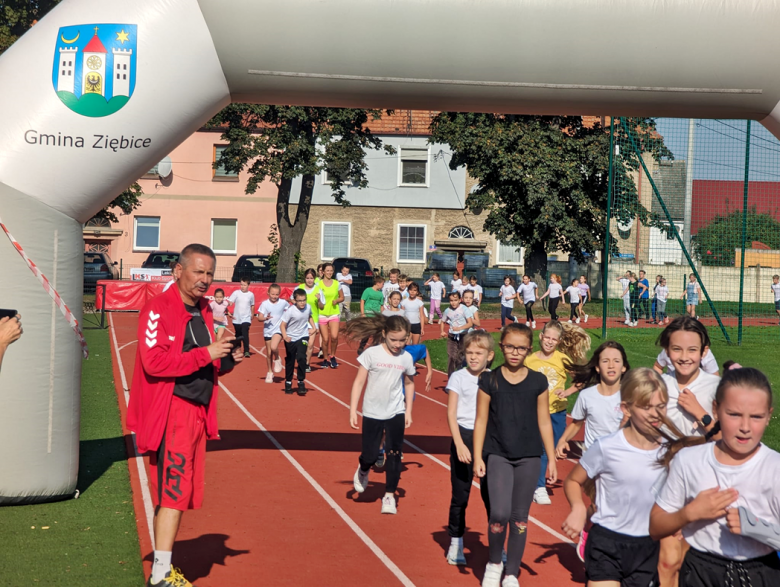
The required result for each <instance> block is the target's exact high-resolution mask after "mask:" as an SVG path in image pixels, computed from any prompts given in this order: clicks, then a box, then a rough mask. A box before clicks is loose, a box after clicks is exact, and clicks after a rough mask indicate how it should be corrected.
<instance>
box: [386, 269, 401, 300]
mask: <svg viewBox="0 0 780 587" xmlns="http://www.w3.org/2000/svg"><path fill="white" fill-rule="evenodd" d="M400 275H401V270H400V269H396V268H393V269H391V270H390V273H389V281H385V283H384V285H383V286H382V295H384V296H385V303H387V297H388V296H389V295H390V292H393V291H396V290H398V289H401V284H400V283H398V278H399V277H400Z"/></svg>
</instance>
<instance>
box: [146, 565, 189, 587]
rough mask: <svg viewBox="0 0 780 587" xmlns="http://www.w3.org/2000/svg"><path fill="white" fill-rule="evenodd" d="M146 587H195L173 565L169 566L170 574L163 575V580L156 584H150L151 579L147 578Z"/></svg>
mask: <svg viewBox="0 0 780 587" xmlns="http://www.w3.org/2000/svg"><path fill="white" fill-rule="evenodd" d="M146 585H147V587H195V585H193V584H192V583H190V582H189V581H187V579H185V578H184V575H183V574H182V572H181V569H177V568H176V567H174V566H173V565H171V570H170V572H169V573H168V574H167V575H165V579H163V580H162V581H160V582H158V583H152V578H151V577H149V581H148V582H147V583H146Z"/></svg>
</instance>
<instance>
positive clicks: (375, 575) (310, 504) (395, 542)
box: [111, 314, 600, 587]
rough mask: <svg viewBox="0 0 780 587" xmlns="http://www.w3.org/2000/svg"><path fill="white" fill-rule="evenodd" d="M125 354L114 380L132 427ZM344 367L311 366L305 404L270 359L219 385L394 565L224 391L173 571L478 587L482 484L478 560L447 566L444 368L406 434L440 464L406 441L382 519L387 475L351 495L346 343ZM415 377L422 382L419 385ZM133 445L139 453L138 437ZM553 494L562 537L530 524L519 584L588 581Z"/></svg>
mask: <svg viewBox="0 0 780 587" xmlns="http://www.w3.org/2000/svg"><path fill="white" fill-rule="evenodd" d="M540 322H541V321H540ZM590 322H595V321H589V324H588V326H589V327H590V326H591V324H590ZM136 323H137V314H112V315H111V324H112V328H114V330H115V334H116V339H117V343H118V348H120V349H122V350H121V351H120V355H121V360H122V363H123V365H124V369H125V373H126V376H127V381H128V384H129V382H130V381H131V378H132V369H133V364H134V361H135V353H136V344H135V343H134V342H133V341H134V340H135V333H136ZM483 324H484V325H485V326H486V327H488V328H489V329H490V330H495V329H496V328H497V326H498V321H484V320H483ZM537 325H538V326H541V324H540V323H537ZM599 325H600V324H599ZM594 327H595V324H594ZM438 330H439V328H438V326H437V325H436V326H434V327H432V328H429V330H428V334H429V335H431V334H433V335H436V334H438ZM426 338H428V336H426ZM251 342H252V344H253V345H254V346H255V347H256V348H257V349H258V350H260V349H261V348H262V345H263V337H262V326H261V325H260V324H259V323H256V324H253V327H252V330H251ZM125 345H126V346H125ZM122 347H124V348H122ZM116 348H117V347H115V349H114V353H115V354H114V371H115V381H116V382H117V393H118V396H119V403H120V405H121V407H122V416H123V421H124V415H125V411H126V409H125V399H124V393H123V390H122V389H121V387H122V386H121V375H120V368H119V365H118V362H117V360H116ZM338 359H339V361H340V366H339V368H338V369H337V370H335V371H333V370H330V369H321V370H320V369H316V366H317V365H319V363H320V361H318V360H316V359H313V360H312V367H313V368H314V372H313V373H311V374H309V375H308V376H307V385H308V387H309V393H308V395H307V396H306V397H298V396H297V395H285V394H284V392H283V390H282V388H283V382H282V378H281V377H278V376H277V377H276V380H275V382H274V383H273V384H266V383H265V382H264V378H265V375H266V370H267V368H266V362H265V357H264V356H262V355H260V354H259V353H255V354H253V356H252V357H251V358H250V359H247V360H245V361H244V363H242V364H241V365H240V366H239V367H238V368H237V369H236V370H235V371H234V372H233V373H231V374H229V375H227V376H225V377H223V378H221V379H220V381H221V382H222V383H223V384H224V386H225V387H226V388H227V390H229V392H230V393H231V394H232V395H233V396H235V398H236V400H237V401H238V402H240V403H241V404H243V406H244V407H245V409H246V410H247V411H248V412H250V413H251V415H252V416H254V418H255V419H256V420H257V421H259V422H260V423H261V424H262V425H263V426H264V427H265V428H266V429H267V430H268V431H269V433H270V434H271V435H272V436H273V437H274V438H275V439H276V441H277V442H278V443H279V444H280V445H281V446H282V447H283V448H284V449H286V451H287V452H288V453H289V455H290V456H291V457H292V458H293V459H295V461H297V463H299V465H300V467H302V468H303V469H304V470H305V472H306V474H308V476H310V479H311V480H312V481H313V482H314V483H316V484H318V485H319V486H320V487H321V488H322V490H323V491H324V492H325V493H326V494H327V495H328V496H329V497H330V498H331V499H332V500H333V502H335V504H336V505H337V506H338V507H339V508H341V509H342V510H343V512H344V514H345V515H346V516H348V517H349V518H351V520H352V521H353V523H354V525H356V526H357V527H358V528H359V532H362V533H364V535H365V536H366V537H367V538H368V540H369V541H372V542H373V543H374V544H375V545H376V547H377V548H378V549H379V550H381V553H380V555H382V556H383V557H386V558H385V562H383V560H382V558H380V556H377V554H376V553H375V552H373V551H372V550H371V549H370V548H369V546H368V545H367V544H366V542H365V541H364V540H363V539H361V537H360V536H359V535H358V533H356V531H355V529H354V528H353V527H350V525H349V524H348V523H347V521H345V519H344V518H343V517H341V516H340V515H339V514H338V513H337V511H336V510H335V509H334V508H333V507H331V505H329V504H328V502H327V501H326V500H325V499H324V498H323V496H322V495H320V493H318V492H317V490H315V488H314V487H313V485H312V483H310V481H309V480H307V478H306V477H305V476H304V475H303V474H302V472H300V471H299V470H298V469H296V468H295V467H294V466H293V464H292V463H291V462H290V461H289V460H288V459H287V458H285V456H284V455H283V454H282V452H281V451H280V450H279V449H278V448H277V447H276V446H274V444H273V443H272V442H271V441H270V439H269V438H268V437H267V436H266V435H265V434H264V433H263V432H262V431H261V430H260V429H258V427H257V426H256V424H255V423H253V422H252V420H251V419H250V418H249V417H248V416H247V415H246V414H245V413H244V412H243V411H242V410H241V409H240V408H239V406H238V405H237V403H236V402H235V401H233V400H232V399H231V398H230V397H229V395H228V394H227V393H225V390H224V389H223V390H220V396H219V402H220V403H219V423H220V431H221V437H222V440H220V441H210V442H209V445H208V453H207V455H206V491H205V501H204V506H203V509H202V510H199V511H193V512H187V513H185V515H184V516H183V519H182V526H181V528H180V531H179V535H178V539H177V542H176V546H175V548H174V555H173V564H174V565H175V566H178V567H181V569H182V571H183V572H184V575H185V576H186V577H187V578H188V579H190V580H191V581H194V582H196V584H197V585H198V586H199V587H204V586H205V587H208V586H217V585H219V586H224V585H270V586H286V585H304V584H317V585H318V586H326V587H327V586H334V587H335V586H343V585H371V586H384V585H415V586H417V587H437V586H440V585H455V586H460V585H463V586H471V587H474V586H477V585H479V583H480V581H481V579H482V573H483V571H484V567H485V563H486V562H487V538H486V534H485V532H486V528H487V520H486V517H485V510H484V507H483V506H482V502H481V499H480V497H479V491H478V489H477V488H476V487H473V488H472V489H473V491H472V495H471V500H470V503H469V509H468V513H467V525H468V528H467V531H466V535H465V537H464V544H465V552H466V558H467V561H468V565H467V566H466V567H455V566H450V565H448V564H447V563H446V560H445V553H446V549H447V547H448V545H449V537H448V536H447V532H446V524H447V515H448V509H449V500H450V481H449V471H448V470H447V469H446V468H445V467H444V466H442V464H444V465H448V464H449V445H450V436H449V430H448V428H447V423H446V407H444V405H439V403H435V402H440V403H441V404H446V401H447V399H446V394H445V393H444V391H443V390H444V384H445V382H446V375H445V374H442V373H439V372H435V373H434V376H433V386H432V390H431V392H430V393H425V392H424V390H423V391H422V392H418V393H419V396H418V397H417V400H416V401H415V405H414V411H413V419H414V422H413V424H412V426H411V427H410V428H409V429H407V431H406V439H407V440H408V441H409V442H410V443H412V444H413V445H415V446H416V447H419V449H421V450H422V451H425V452H427V453H428V454H429V455H430V456H426V455H425V454H422V453H420V452H418V451H417V450H415V449H414V448H412V446H410V445H409V444H407V445H405V448H404V461H403V464H404V469H403V472H402V475H401V482H400V485H399V491H398V493H399V500H398V514H397V515H396V516H389V515H381V514H380V512H379V509H380V499H381V497H382V494H383V482H384V473H383V472H375V471H372V473H371V477H370V480H369V487H368V489H367V491H366V492H365V493H364V494H362V495H360V496H359V497H358V496H357V495H356V494H355V492H354V490H353V488H352V476H353V475H354V472H355V469H356V467H357V457H358V454H359V451H360V433H359V431H355V430H352V429H351V428H350V426H349V410H348V408H347V407H345V406H344V405H342V404H341V403H339V401H337V400H340V402H344V403H346V404H348V403H349V394H350V390H351V385H352V381H353V378H354V375H355V373H356V368H355V367H354V365H356V364H357V362H356V353H355V351H354V350H352V349H350V348H348V347H347V346H346V345H342V346H341V347H340V348H339V353H338ZM350 363H351V364H350ZM421 372H423V373H424V368H422V371H421ZM416 382H417V384H418V385H421V384H423V383H424V379H423V377H418V378H417V380H416ZM315 386H316V387H315ZM318 388H319V389H318ZM324 392H326V393H324ZM328 394H329V395H328ZM330 396H332V397H330ZM422 396H425V397H422ZM426 397H427V398H429V399H426ZM430 400H435V401H430ZM123 423H124V422H123ZM128 439H130V440H128V446H129V449H130V450H132V440H131V437H130V436H128ZM130 454H131V455H132V453H130ZM433 459H437V460H438V461H440V463H437V462H436V461H435V460H433ZM572 466H573V464H572V462H570V461H567V460H564V461H559V462H558V467H559V476H560V477H561V478H563V477H565V475H566V474H568V472H569V471H570V470H571V468H572ZM129 469H130V474H131V481H132V485H133V494H134V505H135V508H136V514H137V520H138V533H139V536H140V542H141V552H142V554H143V556H144V560H145V563H144V568H145V571H146V573H147V574H148V573H149V572H150V568H151V562H150V561H151V552H152V545H151V539H150V537H149V529H148V526H147V523H146V512H145V509H144V502H143V498H142V495H141V485H140V481H139V475H138V470H137V466H136V464H135V462H134V461H132V460H131V462H130V463H129ZM147 470H148V469H147ZM552 494H553V495H552V501H553V505H551V506H539V505H536V504H533V505H532V507H531V516H532V518H534V519H536V520H538V522H540V523H542V524H544V525H546V526H548V527H549V528H550V529H551V530H552V531H554V532H555V534H557V536H556V535H555V534H553V533H551V532H549V531H547V530H545V529H543V528H542V527H540V526H539V525H538V524H537V523H534V522H533V521H531V522H530V523H529V526H528V543H527V547H526V551H525V556H524V559H523V566H522V570H521V576H520V581H521V584H522V585H523V586H544V587H551V586H557V585H569V584H576V583H584V570H583V566H582V563H581V562H580V561H579V560H578V559H577V557H576V554H575V552H574V548H573V547H572V545H571V544H570V543H568V542H564V540H562V536H560V525H561V522H562V521H563V519H564V518H565V517H566V515H567V514H568V505H567V503H566V499H565V497H564V496H563V491H562V489H561V486H560V483H558V484H556V485H555V486H554V487H553V488H552ZM392 568H395V569H396V570H397V573H394V572H393V570H392ZM315 582H316V583H315Z"/></svg>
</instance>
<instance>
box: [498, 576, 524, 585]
mask: <svg viewBox="0 0 780 587" xmlns="http://www.w3.org/2000/svg"><path fill="white" fill-rule="evenodd" d="M501 587H520V583H519V582H518V580H517V577H513V576H512V575H506V576H505V577H504V580H503V581H501Z"/></svg>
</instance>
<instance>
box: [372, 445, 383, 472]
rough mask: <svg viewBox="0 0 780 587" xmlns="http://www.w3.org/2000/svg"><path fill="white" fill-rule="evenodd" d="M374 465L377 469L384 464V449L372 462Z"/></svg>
mask: <svg viewBox="0 0 780 587" xmlns="http://www.w3.org/2000/svg"><path fill="white" fill-rule="evenodd" d="M374 466H375V467H376V468H377V469H381V468H382V467H384V466H385V451H384V450H383V451H382V452H380V453H379V456H378V457H377V458H376V462H375V463H374Z"/></svg>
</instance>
